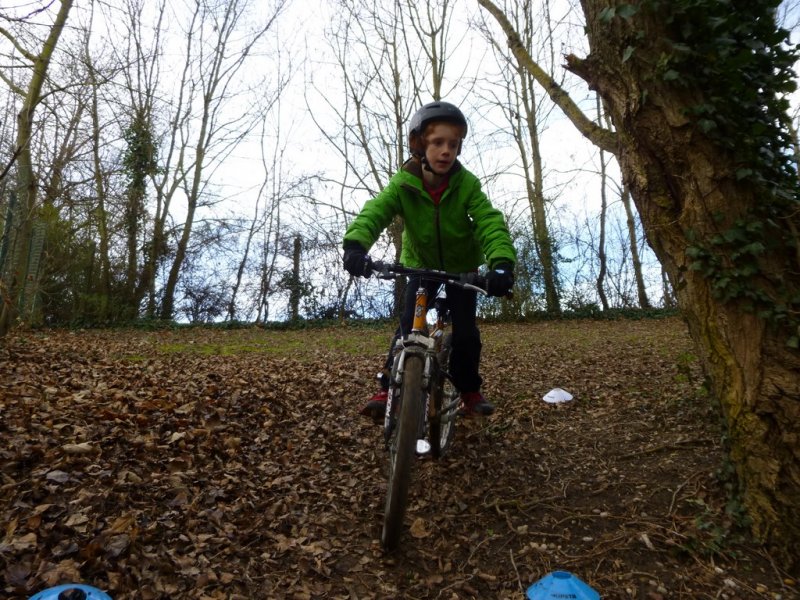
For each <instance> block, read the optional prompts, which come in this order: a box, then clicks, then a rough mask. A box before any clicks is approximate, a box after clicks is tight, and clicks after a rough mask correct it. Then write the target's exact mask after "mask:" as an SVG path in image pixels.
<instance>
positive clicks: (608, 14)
mask: <svg viewBox="0 0 800 600" xmlns="http://www.w3.org/2000/svg"><path fill="white" fill-rule="evenodd" d="M615 13H616V7H614V6H606V7H605V8H604V9H603V10H601V11H600V14H599V15H598V17H597V18H598V19H600V22H601V23H609V22H610V21H611V19H613V18H614V14H615Z"/></svg>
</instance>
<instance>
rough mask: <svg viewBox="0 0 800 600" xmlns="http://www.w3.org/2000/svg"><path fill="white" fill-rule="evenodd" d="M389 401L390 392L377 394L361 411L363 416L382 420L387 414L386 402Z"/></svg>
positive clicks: (383, 391) (382, 391)
mask: <svg viewBox="0 0 800 600" xmlns="http://www.w3.org/2000/svg"><path fill="white" fill-rule="evenodd" d="M388 399H389V391H388V390H381V391H380V392H378V393H377V394H375V395H374V396H373V397H372V398H370V399H369V401H368V402H367V403H366V405H364V408H362V409H361V411H360V412H361V414H362V415H364V416H365V417H372V418H373V419H376V420H377V419H382V418H383V416H384V415H385V414H386V401H387V400H388Z"/></svg>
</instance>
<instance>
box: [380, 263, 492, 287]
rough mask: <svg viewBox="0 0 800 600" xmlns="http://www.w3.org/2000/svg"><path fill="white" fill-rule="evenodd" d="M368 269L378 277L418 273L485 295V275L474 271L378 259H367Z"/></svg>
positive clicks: (389, 277) (392, 277)
mask: <svg viewBox="0 0 800 600" xmlns="http://www.w3.org/2000/svg"><path fill="white" fill-rule="evenodd" d="M368 267H369V269H370V270H371V271H372V273H374V274H375V277H377V278H379V279H394V278H396V277H401V276H403V275H419V276H420V277H422V278H423V279H432V280H434V281H440V282H442V283H447V284H451V285H457V286H459V287H462V288H464V289H469V290H474V291H476V292H479V293H481V294H484V295H486V294H487V293H488V292H487V283H486V277H484V276H483V275H479V274H478V273H475V272H470V273H448V272H446V271H437V270H436V269H418V268H415V267H404V266H403V265H398V264H394V263H385V262H381V261H379V260H372V259H369V263H368Z"/></svg>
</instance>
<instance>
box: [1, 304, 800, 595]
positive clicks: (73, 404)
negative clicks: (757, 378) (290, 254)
mask: <svg viewBox="0 0 800 600" xmlns="http://www.w3.org/2000/svg"><path fill="white" fill-rule="evenodd" d="M390 329H391V327H390V326H388V325H387V326H386V327H372V328H369V327H360V326H341V327H329V328H322V329H306V330H297V331H265V330H261V329H256V328H252V329H237V330H222V329H199V328H186V329H178V330H165V331H133V330H124V331H120V330H115V331H99V330H94V331H38V332H30V333H23V334H16V335H13V336H11V337H9V338H8V339H6V340H5V341H4V342H3V343H4V346H3V347H2V348H0V399H1V400H0V409H1V410H2V412H1V413H0V439H2V440H3V443H2V444H0V474H1V475H2V481H0V511H1V514H0V522H1V523H2V525H3V529H2V530H0V582H1V585H0V596H2V597H11V598H26V597H28V596H30V595H32V594H33V593H35V592H36V591H39V590H41V589H43V588H45V587H48V586H52V585H56V584H59V583H66V582H76V581H80V582H83V583H88V584H91V585H95V586H97V587H100V588H103V589H105V590H107V591H109V593H110V594H111V595H112V597H113V598H115V599H120V600H121V599H134V598H135V599H143V600H149V599H155V598H170V599H172V598H198V599H202V598H206V599H216V598H226V599H227V598H230V599H238V598H293V599H303V598H341V599H353V600H354V599H367V598H442V599H461V598H523V597H524V590H525V589H526V588H527V587H528V586H529V585H530V584H532V583H533V582H535V581H537V580H538V579H540V578H541V577H543V576H545V575H546V574H548V573H549V572H551V571H554V570H567V571H571V572H572V573H574V574H576V575H577V576H578V577H580V578H581V579H582V580H583V581H585V582H587V583H588V584H589V585H591V586H592V587H593V588H594V589H595V590H597V591H598V592H600V593H601V595H602V597H603V598H642V599H649V600H660V599H666V598H686V599H689V598H692V599H697V598H709V599H710V598H729V599H733V598H744V599H748V598H769V599H773V600H776V599H779V598H782V599H788V598H797V597H798V584H797V582H796V580H795V579H793V578H792V574H791V573H787V572H785V571H783V570H782V569H781V565H779V564H776V563H775V561H773V560H772V559H771V558H770V556H769V554H768V553H767V552H766V551H765V550H764V549H763V548H761V547H759V546H758V545H757V544H755V543H754V542H752V541H749V540H748V539H747V537H746V535H744V534H743V532H742V530H741V529H740V527H739V526H740V525H741V523H742V514H741V507H740V506H739V505H738V503H737V501H736V498H735V496H731V495H730V493H729V489H730V488H731V487H732V480H731V478H730V476H729V471H730V469H729V468H727V467H726V464H727V463H726V461H725V454H724V452H723V449H722V446H721V444H722V439H723V437H724V436H723V434H722V431H721V429H720V423H719V418H718V416H717V411H716V409H715V407H714V406H713V402H712V400H711V399H710V398H709V397H708V396H707V395H705V394H704V392H703V386H702V383H703V382H702V377H701V374H700V372H699V368H698V364H697V360H696V358H695V356H694V354H693V350H692V346H691V343H690V340H689V338H688V336H687V333H686V328H685V326H684V324H683V323H682V321H680V320H679V319H677V318H667V319H658V320H641V321H632V320H621V321H613V322H611V321H567V322H547V323H533V324H502V325H485V326H483V337H484V358H483V366H482V371H483V374H484V379H485V392H486V394H487V396H489V397H490V398H491V399H492V400H493V401H494V402H495V403H496V404H497V406H498V412H497V414H496V415H495V416H493V417H491V418H489V419H483V420H462V421H460V422H459V423H458V430H457V433H456V440H455V443H454V447H453V451H452V453H451V454H450V455H449V456H446V457H444V458H443V459H442V460H440V461H438V462H437V461H433V460H432V459H419V460H418V461H417V464H416V465H415V474H414V481H413V483H412V487H411V496H410V501H409V508H408V514H407V516H406V525H407V529H406V531H405V534H404V537H403V540H402V542H401V547H400V549H399V550H398V551H396V552H394V553H392V554H385V553H384V552H382V550H381V548H380V545H379V543H378V538H379V534H380V521H381V515H382V510H383V502H384V490H385V460H386V455H385V451H384V448H383V442H382V434H381V431H380V429H379V428H378V427H376V426H375V425H374V424H372V422H371V421H369V420H365V419H364V418H363V417H360V416H359V415H358V414H357V410H358V408H359V405H360V403H361V402H362V401H363V400H364V399H365V398H367V397H368V396H369V395H370V394H371V393H372V392H373V391H374V389H375V379H374V378H375V373H376V372H377V370H378V368H379V366H380V364H381V362H382V355H383V353H384V351H385V348H386V346H387V342H388V338H389V336H390ZM554 387H561V388H564V389H566V390H568V391H569V392H570V393H572V394H573V395H574V397H575V399H574V400H573V401H572V402H571V403H568V404H562V405H552V404H547V403H545V402H543V401H542V396H543V395H544V394H545V393H546V392H548V391H549V390H550V389H551V388H554Z"/></svg>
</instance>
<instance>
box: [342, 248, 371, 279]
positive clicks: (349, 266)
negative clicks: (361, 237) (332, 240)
mask: <svg viewBox="0 0 800 600" xmlns="http://www.w3.org/2000/svg"><path fill="white" fill-rule="evenodd" d="M344 270H345V271H347V272H348V273H350V275H354V276H361V277H369V276H370V273H372V268H371V266H370V260H369V257H368V256H367V250H366V249H365V248H364V246H362V245H361V244H359V243H358V242H345V243H344Z"/></svg>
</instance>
